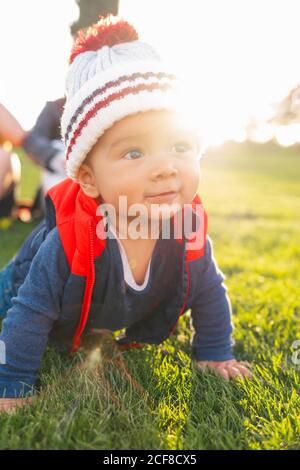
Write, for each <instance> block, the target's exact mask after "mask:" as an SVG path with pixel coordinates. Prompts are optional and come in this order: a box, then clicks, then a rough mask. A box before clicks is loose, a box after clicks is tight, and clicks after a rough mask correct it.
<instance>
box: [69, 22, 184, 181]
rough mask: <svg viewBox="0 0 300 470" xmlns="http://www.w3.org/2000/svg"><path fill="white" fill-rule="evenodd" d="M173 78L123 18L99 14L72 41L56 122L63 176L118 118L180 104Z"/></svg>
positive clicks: (71, 171)
mask: <svg viewBox="0 0 300 470" xmlns="http://www.w3.org/2000/svg"><path fill="white" fill-rule="evenodd" d="M178 83H179V81H178V77H177V76H176V75H175V74H174V72H173V71H172V70H170V67H167V65H166V63H165V62H163V61H162V60H161V59H160V57H159V56H158V54H157V53H156V51H155V50H154V49H153V48H152V47H151V46H150V45H149V44H147V43H144V42H141V41H140V40H139V39H138V34H137V32H136V30H135V29H134V27H133V26H131V25H130V24H129V23H128V22H126V21H124V20H122V19H120V18H118V17H116V16H111V15H110V16H107V17H105V18H103V17H102V18H101V17H100V20H99V21H98V23H95V24H94V25H92V26H91V27H89V28H88V29H87V30H86V31H83V30H82V31H80V32H79V34H78V36H77V40H76V41H75V43H74V46H73V49H72V52H71V56H70V67H69V71H68V75H67V80H66V104H65V108H64V112H63V116H62V121H61V130H62V137H63V141H64V143H65V149H66V160H67V161H66V170H67V175H68V176H70V177H71V178H72V179H74V180H76V178H77V173H78V169H79V167H80V165H81V164H82V163H83V161H84V160H85V158H86V156H87V154H88V152H89V151H90V150H91V149H92V147H93V146H94V145H95V143H96V142H97V140H98V139H99V137H100V136H101V135H102V134H103V133H104V132H105V130H107V129H108V128H110V127H111V126H112V125H113V124H114V123H115V122H117V121H119V120H120V119H122V118H124V117H126V116H128V115H131V114H136V113H138V112H142V111H149V110H158V109H170V110H176V109H178V107H182V103H183V100H182V98H181V97H180V95H181V93H180V91H179V90H180V87H178V86H177V84H178Z"/></svg>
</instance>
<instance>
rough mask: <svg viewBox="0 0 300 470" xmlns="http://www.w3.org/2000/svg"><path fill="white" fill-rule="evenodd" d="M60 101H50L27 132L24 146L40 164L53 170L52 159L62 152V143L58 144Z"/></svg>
mask: <svg viewBox="0 0 300 470" xmlns="http://www.w3.org/2000/svg"><path fill="white" fill-rule="evenodd" d="M57 103H58V102H55V101H54V102H52V101H48V102H47V103H46V105H45V107H44V108H43V109H42V111H41V113H40V115H39V116H38V118H37V121H36V123H35V125H34V127H33V129H31V131H30V132H29V133H28V134H27V136H26V138H25V140H24V142H23V147H24V149H25V151H26V152H27V153H28V154H29V156H30V157H31V158H32V159H33V160H34V161H36V163H38V164H39V165H41V166H42V167H44V168H45V169H47V170H48V171H51V172H53V170H52V168H51V161H52V159H53V158H54V156H55V155H56V154H57V153H59V152H61V150H62V147H63V146H62V143H61V145H60V146H58V145H57V143H58V139H59V138H60V133H59V123H60V117H61V116H60V108H59V106H58V104H57Z"/></svg>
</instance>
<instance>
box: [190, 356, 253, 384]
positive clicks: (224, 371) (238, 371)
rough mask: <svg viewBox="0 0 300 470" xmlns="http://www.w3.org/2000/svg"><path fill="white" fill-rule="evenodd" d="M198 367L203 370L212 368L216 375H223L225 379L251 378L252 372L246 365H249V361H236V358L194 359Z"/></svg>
mask: <svg viewBox="0 0 300 470" xmlns="http://www.w3.org/2000/svg"><path fill="white" fill-rule="evenodd" d="M196 366H197V367H198V369H201V370H205V369H207V368H209V369H212V370H213V371H214V372H216V373H217V374H218V375H220V376H221V377H223V378H224V379H225V380H229V379H235V378H237V377H240V378H242V379H244V378H245V377H247V378H248V379H251V378H252V374H251V372H250V371H249V369H248V367H251V365H250V364H249V362H245V361H237V360H236V359H230V360H228V361H196Z"/></svg>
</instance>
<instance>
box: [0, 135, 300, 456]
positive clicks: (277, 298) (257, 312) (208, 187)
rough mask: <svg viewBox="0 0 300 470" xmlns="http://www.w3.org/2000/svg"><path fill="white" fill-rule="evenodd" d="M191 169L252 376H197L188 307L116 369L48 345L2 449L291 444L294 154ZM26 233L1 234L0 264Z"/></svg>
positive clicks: (206, 161)
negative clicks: (161, 338)
mask: <svg viewBox="0 0 300 470" xmlns="http://www.w3.org/2000/svg"><path fill="white" fill-rule="evenodd" d="M201 165H202V180H201V185H200V195H201V197H202V200H203V202H204V205H205V207H206V210H207V212H208V216H209V234H210V235H211V237H212V239H213V243H214V252H215V257H216V259H217V260H218V264H219V266H220V268H221V269H222V271H223V272H224V274H225V275H226V280H225V282H226V284H227V286H228V290H229V295H230V299H231V303H232V310H233V320H234V324H235V331H234V338H235V340H236V345H235V354H236V357H237V358H239V359H246V360H248V361H250V362H251V363H252V364H253V373H254V378H253V380H252V381H251V382H250V381H245V382H240V381H236V382H230V383H227V382H225V381H223V380H222V379H219V378H217V377H216V376H214V375H213V374H212V373H205V374H203V373H200V372H197V371H196V370H195V367H194V365H193V364H191V360H190V345H189V341H190V338H191V333H192V331H191V327H190V317H189V312H186V314H185V315H184V316H183V317H182V318H181V321H180V324H179V328H178V329H177V331H176V333H175V334H174V335H173V336H172V337H171V338H169V339H168V340H167V341H166V342H165V343H164V344H163V345H160V346H156V347H155V346H146V347H145V348H144V349H142V350H130V351H126V352H123V353H122V357H123V359H124V361H125V362H124V363H123V362H122V360H121V359H119V362H117V363H116V364H117V365H115V363H111V362H109V361H105V354H107V357H108V358H109V357H110V355H109V352H108V353H107V352H105V349H100V352H99V350H96V351H94V352H92V353H91V354H88V353H84V352H79V353H78V354H77V355H76V356H75V357H72V358H70V357H61V356H59V355H58V353H57V352H56V351H55V350H53V349H50V348H47V350H46V354H45V355H44V358H43V366H42V369H41V374H40V384H41V393H40V397H39V399H38V400H37V401H36V402H35V404H34V405H33V406H31V407H30V408H29V407H26V408H24V409H21V410H20V411H18V412H17V413H15V414H14V415H11V416H1V417H0V429H1V432H0V449H148V450H151V449H164V450H167V449H172V450H173V449H300V396H299V371H300V365H298V366H297V364H294V363H293V362H295V361H292V354H293V352H294V351H293V349H292V344H293V342H294V341H295V340H296V339H300V319H299V313H300V312H299V310H300V291H299V277H300V263H299V261H300V243H299V242H300V223H299V218H300V216H299V213H300V185H299V179H300V148H291V149H283V148H279V147H278V146H276V145H275V144H268V145H254V144H249V143H248V144H239V145H238V144H233V143H228V144H226V145H224V146H223V147H222V148H219V149H214V151H211V152H210V153H209V154H208V155H207V156H205V157H204V158H203V160H202V163H201ZM25 170H26V174H25V176H24V177H26V181H25V180H24V186H23V188H22V193H23V195H26V196H31V195H32V185H33V186H34V185H36V184H37V178H38V175H37V173H36V171H35V172H32V167H31V166H30V165H28V164H27V166H26V168H25ZM32 226H33V225H30V224H29V225H26V224H21V223H15V224H13V225H12V226H10V227H8V228H7V229H5V230H2V231H1V232H0V239H1V245H0V249H1V252H0V265H1V266H2V265H4V263H5V262H6V261H7V260H8V259H9V258H10V256H12V255H13V254H14V253H15V251H16V250H17V248H18V246H19V245H20V243H21V241H22V239H23V238H24V237H25V236H26V234H27V233H28V232H29V231H30V230H31V229H32ZM298 348H299V347H298ZM299 349H300V348H299ZM299 358H300V356H299ZM117 359H118V358H117ZM125 364H127V367H128V370H129V371H130V373H131V375H128V373H127V370H126V368H125ZM131 377H133V379H132V378H131ZM135 381H136V382H135Z"/></svg>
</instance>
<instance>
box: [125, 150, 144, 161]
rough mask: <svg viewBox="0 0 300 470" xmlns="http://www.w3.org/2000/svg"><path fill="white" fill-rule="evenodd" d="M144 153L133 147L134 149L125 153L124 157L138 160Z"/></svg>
mask: <svg viewBox="0 0 300 470" xmlns="http://www.w3.org/2000/svg"><path fill="white" fill-rule="evenodd" d="M142 155H143V154H142V152H141V151H140V150H138V149H133V150H130V151H129V152H127V153H126V154H125V155H124V158H126V160H136V159H137V158H140V157H141V156H142Z"/></svg>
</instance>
